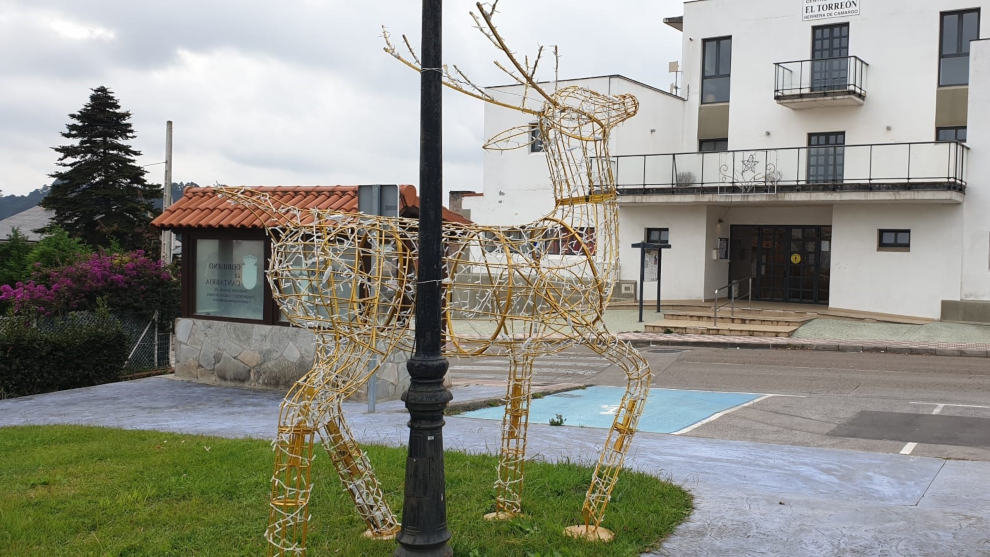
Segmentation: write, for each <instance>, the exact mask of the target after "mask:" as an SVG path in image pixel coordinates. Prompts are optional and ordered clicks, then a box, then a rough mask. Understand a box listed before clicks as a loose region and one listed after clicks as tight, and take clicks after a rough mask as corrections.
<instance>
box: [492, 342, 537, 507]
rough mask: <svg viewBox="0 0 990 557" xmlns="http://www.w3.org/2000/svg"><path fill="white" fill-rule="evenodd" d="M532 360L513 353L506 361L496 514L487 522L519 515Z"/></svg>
mask: <svg viewBox="0 0 990 557" xmlns="http://www.w3.org/2000/svg"><path fill="white" fill-rule="evenodd" d="M532 379H533V357H532V356H530V355H528V354H516V353H513V354H512V355H511V357H510V360H509V380H508V385H507V386H506V394H505V399H506V401H505V415H504V416H503V418H502V449H501V451H500V453H499V459H498V478H497V479H496V480H495V512H493V513H489V514H486V515H485V518H487V519H489V520H502V519H507V518H512V517H514V516H516V515H518V514H520V513H521V512H522V487H523V476H524V470H523V467H524V466H525V462H526V431H527V429H528V426H529V402H530V385H531V384H532Z"/></svg>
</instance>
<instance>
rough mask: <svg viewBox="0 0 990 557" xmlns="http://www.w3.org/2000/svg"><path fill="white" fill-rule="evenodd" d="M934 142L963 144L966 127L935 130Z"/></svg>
mask: <svg viewBox="0 0 990 557" xmlns="http://www.w3.org/2000/svg"><path fill="white" fill-rule="evenodd" d="M935 141H961V142H963V143H965V142H966V126H949V127H945V128H935Z"/></svg>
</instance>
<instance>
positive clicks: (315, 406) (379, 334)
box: [224, 4, 651, 554]
mask: <svg viewBox="0 0 990 557" xmlns="http://www.w3.org/2000/svg"><path fill="white" fill-rule="evenodd" d="M478 8H479V10H481V14H482V17H483V18H484V20H485V22H486V23H487V24H488V28H489V29H490V32H486V36H488V37H489V38H490V39H491V40H492V42H493V43H495V44H496V46H499V45H501V46H500V49H502V50H503V51H504V52H506V54H507V55H508V56H509V58H510V60H511V61H512V63H513V65H514V66H515V68H516V69H517V70H518V71H519V72H521V73H522V74H523V75H524V77H525V81H521V83H523V84H524V85H526V86H527V89H528V88H529V87H532V88H533V89H534V90H536V91H537V92H538V93H539V94H540V95H541V96H542V97H543V102H542V107H541V108H540V110H534V109H528V108H525V107H519V110H521V111H523V112H526V113H527V114H530V115H531V116H533V117H535V118H536V119H537V124H538V126H539V128H540V131H541V134H542V137H543V144H544V150H545V154H546V157H547V164H548V169H549V172H550V178H551V182H552V183H553V187H554V198H555V207H554V209H553V210H552V211H551V212H550V213H548V214H547V215H546V216H544V217H543V218H541V219H538V220H537V221H535V222H532V223H527V224H523V225H519V226H511V227H509V226H499V227H490V226H478V225H463V224H457V223H445V224H444V227H443V237H444V244H445V249H446V251H445V258H444V269H445V275H444V276H445V277H446V278H445V279H444V283H443V287H442V291H443V294H444V300H445V307H444V310H443V311H444V314H443V322H444V323H445V331H444V333H445V339H446V341H447V343H446V345H445V348H444V351H445V353H446V354H447V355H450V356H459V357H465V356H478V355H482V354H484V355H503V356H507V357H508V360H509V370H508V380H507V385H506V397H505V400H506V410H505V416H504V418H503V421H502V428H501V433H502V435H501V437H502V441H501V449H500V457H499V465H498V470H497V478H496V481H495V487H496V501H495V512H494V513H490V515H487V516H488V517H489V518H493V519H506V518H511V517H513V516H516V515H517V514H519V513H520V512H522V510H523V506H522V484H523V478H524V464H525V449H526V432H527V429H528V421H529V420H528V415H529V403H530V382H531V379H532V371H533V362H534V360H535V359H536V358H538V357H542V356H546V355H550V354H554V353H557V352H560V351H561V350H564V349H565V348H567V347H568V346H571V345H573V344H583V345H586V346H588V347H589V348H591V349H592V350H594V351H596V352H597V353H599V354H601V355H602V356H603V357H604V358H605V359H607V360H609V361H610V362H611V363H613V364H615V365H616V366H618V367H619V368H620V369H622V370H623V371H624V372H625V373H626V375H627V378H628V380H627V385H626V391H625V394H624V395H623V398H622V400H621V401H620V403H619V406H618V409H617V411H616V413H615V419H614V422H613V425H612V428H611V429H610V431H609V435H608V439H607V441H606V443H605V446H604V447H603V449H602V452H601V454H600V456H599V460H598V464H597V466H596V468H595V472H594V475H593V477H592V479H591V483H590V486H589V488H588V492H587V494H586V497H585V501H584V505H583V507H582V517H583V524H581V525H578V526H575V527H572V529H570V531H571V533H572V534H573V535H577V536H583V537H587V538H589V539H600V538H601V537H602V532H607V531H606V530H605V529H604V528H599V525H600V523H601V521H602V519H603V517H604V512H605V508H606V506H607V504H608V501H609V497H610V493H611V491H612V488H613V487H614V485H615V482H616V480H617V475H618V472H619V470H620V468H621V466H622V461H623V459H624V456H625V454H626V452H627V451H628V447H629V442H630V440H631V437H632V435H633V433H634V432H635V430H636V424H637V422H638V419H639V416H640V414H641V413H642V409H643V405H644V403H645V400H646V395H647V392H648V388H649V384H650V380H651V372H650V369H649V365H648V364H647V363H646V361H645V360H644V359H643V358H642V357H641V356H640V355H639V354H638V353H637V352H636V350H635V349H633V348H632V347H631V346H629V345H628V344H627V343H624V342H622V341H619V340H618V339H617V338H616V337H615V335H613V334H612V333H610V332H609V331H608V330H607V329H606V328H605V325H604V322H603V320H602V315H603V312H604V310H605V306H606V304H607V303H608V300H609V298H610V297H611V291H612V287H613V285H614V283H615V281H616V279H617V260H618V223H617V204H616V192H615V181H614V178H613V176H612V169H611V166H610V163H609V161H610V159H609V156H608V138H609V132H610V131H611V129H612V128H613V127H614V126H615V125H617V124H619V123H620V122H622V121H623V120H625V119H627V118H630V117H632V116H633V115H635V114H636V112H637V110H638V103H637V101H636V99H635V98H634V97H632V96H631V95H618V96H614V97H613V96H608V95H603V94H600V93H597V92H594V91H591V90H588V89H585V88H581V87H566V88H562V89H559V90H556V91H554V92H553V93H547V92H545V91H543V90H542V89H541V88H540V87H539V86H538V84H537V83H536V82H535V81H534V80H533V79H532V73H533V72H534V71H535V65H536V63H534V65H533V67H532V68H530V67H529V65H528V63H527V65H526V67H525V68H524V67H523V66H522V65H521V64H519V62H517V61H516V60H515V58H514V57H513V56H512V54H511V53H510V52H509V51H508V50H507V49H506V48H505V47H504V43H503V42H502V40H501V37H500V36H499V35H498V33H497V31H496V30H495V28H494V26H492V25H491V20H490V18H491V15H492V13H493V12H494V6H493V7H492V8H491V9H490V10H489V11H486V10H485V9H484V8H483V7H482V6H481V5H480V4H479V5H478ZM479 25H480V22H479ZM386 42H387V45H388V48H386V50H387V51H388V52H389V53H390V54H392V55H393V56H396V57H397V58H399V59H400V60H402V61H403V62H404V63H406V64H408V65H410V66H412V67H414V68H416V67H417V66H416V65H415V64H413V63H411V62H409V61H407V60H405V59H404V58H402V57H401V56H399V55H398V54H397V53H396V52H395V51H394V49H392V48H391V43H388V38H387V37H386ZM414 58H415V55H414ZM537 63H538V61H537ZM417 69H418V68H417ZM455 69H456V68H455ZM457 72H458V73H459V70H457ZM445 74H446V75H447V77H448V80H447V81H446V82H445V84H446V85H448V86H452V87H454V88H455V89H458V90H462V91H463V89H461V88H459V86H458V85H457V83H463V81H459V82H457V83H455V82H452V81H451V80H452V79H453V77H452V76H451V75H450V73H449V72H448V71H447V70H446V68H445ZM461 76H463V74H461ZM465 79H466V78H465ZM479 91H480V90H479ZM464 92H467V93H468V94H470V95H472V96H475V97H478V98H482V99H483V100H486V101H487V102H494V103H496V104H500V105H502V106H508V105H506V104H505V103H501V102H498V101H496V100H495V99H493V98H492V97H490V96H488V95H487V94H486V93H484V92H480V93H471V92H468V91H464ZM522 134H526V136H527V137H528V129H524V130H521V131H520V130H508V131H507V132H505V133H504V134H499V136H496V137H495V138H493V139H492V140H490V141H489V143H488V145H486V147H488V148H495V149H500V148H505V146H504V145H503V144H504V143H506V142H510V143H511V139H512V138H513V137H518V136H520V135H522ZM224 195H226V196H228V197H229V198H231V199H232V200H233V201H235V202H238V203H243V204H245V205H246V206H248V207H252V208H254V209H255V210H257V211H258V212H259V213H260V216H262V217H263V219H264V220H265V222H267V223H269V225H268V231H269V234H270V235H271V237H272V257H271V262H270V266H269V270H268V279H269V281H270V284H271V287H272V292H273V295H274V297H275V298H276V300H277V301H278V303H279V306H280V307H281V309H282V311H283V313H284V314H285V315H286V317H287V319H289V321H290V322H291V323H293V324H294V325H297V326H300V327H305V328H308V329H310V330H312V331H313V332H314V333H315V335H316V357H315V360H314V364H313V368H312V369H311V370H310V371H309V372H308V373H307V374H306V375H305V376H304V377H302V378H301V379H300V380H299V381H298V382H296V383H295V384H294V385H293V387H292V388H291V389H290V391H289V393H288V394H287V395H286V397H285V400H284V401H283V404H282V407H281V411H280V417H279V428H278V435H277V437H276V440H275V443H274V446H275V452H276V457H275V470H274V474H273V476H272V484H271V485H272V490H271V504H270V511H269V524H268V528H267V530H266V532H265V536H266V538H267V539H268V541H269V551H270V553H277V554H286V553H292V554H302V553H305V547H306V545H305V544H306V536H307V528H308V519H309V514H308V501H309V495H310V491H311V488H312V486H311V483H310V480H309V470H310V465H311V462H312V458H313V444H314V441H315V439H316V438H317V437H319V438H320V439H321V440H322V442H323V444H324V447H325V448H326V450H327V451H328V453H329V455H330V458H331V460H332V461H333V463H334V466H335V468H336V470H337V473H338V476H339V477H340V479H341V482H342V483H343V485H344V488H345V490H346V491H347V492H348V493H349V494H350V496H351V497H352V499H353V501H354V504H355V508H356V510H357V511H358V513H359V514H360V515H361V517H362V519H364V521H365V523H366V525H367V527H368V530H367V531H366V533H365V535H366V536H370V537H375V538H389V537H392V536H394V535H395V534H397V533H398V531H399V524H398V521H397V519H396V518H395V516H394V514H393V513H392V511H391V509H390V508H389V507H388V505H387V503H386V502H385V500H384V497H383V494H382V490H381V488H380V486H379V484H378V481H377V479H376V478H375V475H374V472H373V470H372V468H371V465H370V463H369V462H368V459H367V457H366V456H365V454H364V453H363V452H362V451H361V449H360V448H359V447H358V445H357V443H356V442H355V440H354V438H353V436H352V435H351V433H350V431H349V429H348V427H347V424H346V421H345V420H344V417H343V415H342V413H341V402H342V401H343V399H344V398H346V397H347V396H349V395H350V394H352V393H354V392H355V391H356V390H357V389H359V388H360V387H361V386H362V385H363V384H364V383H365V382H366V381H367V380H368V378H369V377H370V375H371V374H372V373H374V371H375V370H376V369H377V365H376V364H372V365H369V361H370V362H381V361H383V360H384V358H385V357H386V356H387V355H388V354H390V353H392V352H393V351H396V350H407V351H408V350H410V349H411V348H412V347H411V335H410V334H409V331H410V324H411V321H412V317H413V307H414V303H415V291H416V288H415V283H416V270H415V262H416V260H417V258H416V246H417V245H418V241H417V240H418V239H417V222H416V221H414V220H411V219H402V218H386V217H373V216H365V215H355V214H347V213H335V212H330V211H300V210H298V209H294V208H292V207H285V206H276V205H274V204H273V203H272V202H271V200H270V199H268V198H267V196H265V195H263V194H258V193H256V192H252V191H250V190H245V189H230V188H227V189H225V191H224Z"/></svg>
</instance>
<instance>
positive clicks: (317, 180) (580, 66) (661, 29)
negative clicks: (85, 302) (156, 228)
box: [0, 0, 681, 193]
mask: <svg viewBox="0 0 990 557" xmlns="http://www.w3.org/2000/svg"><path fill="white" fill-rule="evenodd" d="M473 6H474V4H473V2H470V1H467V0H448V2H445V6H444V29H445V32H444V59H445V61H447V62H450V63H457V64H458V66H459V67H461V68H462V69H464V70H465V72H467V73H468V74H469V75H470V76H471V78H472V80H474V81H475V82H476V83H479V84H481V85H491V84H502V83H506V82H507V81H508V78H507V77H506V76H504V74H502V73H501V72H499V71H498V70H497V69H496V68H495V67H494V66H493V65H492V63H491V62H492V60H493V59H494V58H496V54H497V53H496V52H495V51H494V49H493V48H492V47H491V45H490V44H489V43H487V41H486V40H485V39H484V38H483V37H482V36H481V35H480V34H479V33H478V32H477V31H476V30H475V29H473V27H472V26H473V23H472V22H471V20H470V18H469V17H468V15H467V12H468V11H469V10H470V9H472V8H473ZM419 9H420V8H419V2H409V1H399V0H393V1H387V2H373V3H362V2H349V1H344V0H336V1H317V0H295V1H286V2H279V3H276V2H260V1H234V0H222V1H220V0H217V1H209V2H203V1H202V0H198V1H195V2H194V1H191V0H172V1H170V2H132V1H124V0H89V1H87V2H78V1H76V0H33V1H27V0H25V1H17V2H15V1H11V0H0V50H2V51H3V52H13V53H17V55H16V56H4V57H0V82H3V84H4V86H3V87H2V88H0V122H2V125H0V184H2V185H3V189H4V191H5V193H26V192H27V191H30V190H31V189H34V188H36V187H38V186H40V185H42V184H44V183H47V182H48V181H49V179H48V178H47V174H48V173H50V172H51V171H52V170H54V168H55V166H54V163H55V154H54V153H53V152H52V151H51V150H50V147H51V146H54V145H58V144H60V143H62V142H63V141H64V140H63V139H62V138H61V137H59V133H60V132H61V131H63V130H64V126H65V123H66V121H67V117H66V115H67V114H69V113H71V112H75V111H77V110H79V108H81V107H82V105H83V104H84V103H85V102H86V99H87V98H88V95H89V89H90V88H93V87H96V86H98V85H107V86H109V87H110V88H111V89H113V90H114V91H115V92H116V94H117V96H118V99H119V100H120V103H121V105H122V107H123V108H124V109H126V110H129V111H131V112H132V114H133V119H132V122H133V124H134V127H135V132H136V134H137V139H136V140H135V142H134V144H135V147H136V148H137V149H139V150H140V151H142V152H143V155H142V157H141V159H140V163H141V164H152V163H155V162H160V161H161V160H162V159H163V154H162V153H163V151H164V127H165V125H164V124H165V121H166V120H169V119H171V120H173V121H174V122H175V144H174V149H175V172H174V178H175V179H176V180H177V181H180V180H181V181H196V182H199V183H204V184H209V183H213V182H215V181H220V182H224V183H231V184H333V183H373V182H378V183H387V182H400V183H415V182H416V181H417V179H418V170H417V165H418V162H417V157H418V142H419V124H418V118H419V116H418V109H419V101H418V95H419V78H418V75H417V74H416V73H415V72H412V71H410V70H408V69H407V68H404V67H403V66H401V65H400V64H398V63H397V62H396V61H394V60H393V59H392V58H390V57H389V56H387V55H386V54H384V53H383V52H382V39H381V28H380V25H381V24H386V25H387V26H388V27H389V29H390V31H391V32H392V33H393V34H394V35H395V38H396V39H398V38H399V35H401V34H402V33H403V32H405V33H408V34H409V36H410V40H411V41H412V42H413V43H414V44H416V45H418V43H419V17H420V13H419ZM499 10H500V13H499V14H498V15H497V21H496V23H497V24H499V25H500V29H501V30H502V32H503V34H504V35H505V36H506V38H507V40H508V41H509V43H510V45H511V46H512V48H513V49H515V50H516V51H517V52H519V53H535V52H536V48H537V46H538V43H537V40H536V37H539V38H540V42H542V43H544V44H558V45H559V47H560V51H561V61H560V62H561V77H562V78H567V77H579V76H583V75H601V74H611V73H621V74H624V75H627V76H629V77H632V78H634V79H639V80H641V81H645V82H647V83H652V84H655V85H657V86H660V87H666V85H667V83H668V82H669V81H670V77H669V75H668V74H667V73H666V66H667V64H666V62H667V61H668V60H674V59H677V58H678V56H679V44H680V43H679V41H680V35H679V34H678V33H676V32H675V31H673V30H671V29H669V28H667V27H665V26H663V25H662V24H661V23H660V18H661V17H662V16H664V15H676V14H679V13H681V8H680V3H679V2H675V1H672V0H666V1H665V2H659V3H658V2H656V1H654V0H635V1H633V0H629V1H617V2H613V3H609V4H603V3H598V2H573V1H565V0H544V1H541V2H521V1H519V0H502V2H501V3H500V4H499ZM544 67H545V68H551V67H552V65H550V64H545V65H544ZM548 71H550V72H551V74H545V75H544V77H548V76H549V75H552V70H548ZM444 103H445V104H444V156H445V168H444V174H445V184H446V185H447V187H448V188H452V189H472V188H474V189H477V188H480V184H481V161H482V153H481V148H480V147H481V145H482V143H483V142H484V138H483V137H482V136H481V134H482V124H483V108H482V107H481V105H480V104H479V102H478V101H475V100H473V99H469V98H466V97H463V96H462V95H458V94H456V93H453V92H447V93H445V97H444ZM149 170H151V171H152V174H150V175H149V179H151V180H154V181H161V176H160V173H161V166H151V167H149Z"/></svg>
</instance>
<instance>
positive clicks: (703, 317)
mask: <svg viewBox="0 0 990 557" xmlns="http://www.w3.org/2000/svg"><path fill="white" fill-rule="evenodd" d="M663 317H664V319H670V320H674V321H703V322H709V323H710V322H711V321H712V312H711V310H708V311H688V310H675V311H664V312H663ZM816 317H817V314H810V313H797V312H784V311H772V312H770V311H760V310H749V309H745V310H743V309H736V311H735V312H733V314H731V315H730V312H729V308H722V309H720V310H719V312H718V322H719V324H720V325H721V324H722V323H723V322H724V323H739V324H748V325H775V326H778V327H787V326H790V325H797V326H799V327H800V326H801V325H803V324H805V323H807V322H808V321H811V320H812V319H815V318H816Z"/></svg>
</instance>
